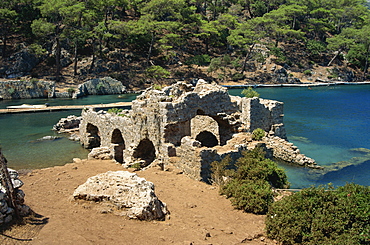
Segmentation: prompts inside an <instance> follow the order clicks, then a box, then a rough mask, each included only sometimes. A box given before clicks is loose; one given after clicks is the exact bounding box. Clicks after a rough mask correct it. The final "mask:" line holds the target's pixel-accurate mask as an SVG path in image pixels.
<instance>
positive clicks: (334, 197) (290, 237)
mask: <svg viewBox="0 0 370 245" xmlns="http://www.w3.org/2000/svg"><path fill="white" fill-rule="evenodd" d="M369 203H370V187H369V186H361V185H357V184H346V185H345V186H342V187H338V188H337V189H334V188H333V187H332V186H329V187H328V190H327V189H326V188H325V187H324V186H319V187H311V188H307V189H303V190H302V191H300V192H298V193H295V194H293V195H291V196H287V197H285V198H283V199H282V200H281V201H278V202H275V203H273V204H272V205H271V207H270V209H269V212H268V214H267V216H266V230H267V234H268V236H269V237H270V238H272V239H277V240H278V241H279V242H281V243H282V244H324V245H326V244H338V245H339V244H370V207H369Z"/></svg>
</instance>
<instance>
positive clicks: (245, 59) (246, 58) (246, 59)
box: [240, 43, 256, 74]
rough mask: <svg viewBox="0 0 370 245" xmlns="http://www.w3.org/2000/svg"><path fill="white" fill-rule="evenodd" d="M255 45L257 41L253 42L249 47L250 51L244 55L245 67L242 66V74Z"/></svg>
mask: <svg viewBox="0 0 370 245" xmlns="http://www.w3.org/2000/svg"><path fill="white" fill-rule="evenodd" d="M255 45H256V44H255V43H253V44H252V46H251V47H250V48H249V51H248V53H247V54H246V55H245V57H244V62H243V67H242V70H241V72H240V73H241V74H243V73H244V72H245V67H246V66H247V61H248V58H249V55H250V54H251V53H252V50H253V48H254V46H255Z"/></svg>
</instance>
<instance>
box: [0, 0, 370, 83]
mask: <svg viewBox="0 0 370 245" xmlns="http://www.w3.org/2000/svg"><path fill="white" fill-rule="evenodd" d="M368 4H369V2H366V1H363V0H356V1H332V0H330V1H329V0H323V1H321V2H320V4H319V3H316V1H311V0H288V1H286V0H274V1H269V0H251V1H246V2H245V1H244V2H243V1H223V2H218V1H212V0H207V1H204V2H198V1H195V2H189V1H185V0H170V1H164V0H151V1H132V0H128V1H122V0H113V1H110V2H109V4H108V3H106V1H98V0H87V1H84V2H80V1H77V0H52V1H46V0H42V1H36V0H35V1H28V2H24V1H21V0H17V1H3V2H2V3H1V4H0V10H1V11H0V19H1V20H2V21H1V23H0V35H1V40H2V41H1V43H0V46H1V52H0V53H1V55H2V57H1V59H0V77H2V78H4V79H19V78H21V79H30V78H35V79H44V80H56V81H58V84H60V86H59V87H60V89H61V88H64V89H65V88H68V87H74V86H76V84H79V83H81V82H83V81H86V80H87V79H89V78H94V77H102V76H106V75H109V76H111V77H113V78H116V79H117V80H120V81H122V82H123V83H124V85H126V86H127V87H128V88H129V89H136V88H143V87H146V86H150V85H151V84H154V83H167V84H168V83H171V82H173V81H175V80H183V79H184V80H188V81H189V80H192V79H198V78H203V79H205V80H207V81H215V82H217V83H224V84H226V83H237V84H257V83H300V82H315V81H316V80H319V81H338V80H339V81H349V82H351V81H364V80H368V79H369V75H368V63H369V59H370V58H369V57H370V37H369V36H368V35H367V34H366V33H369V30H370V11H369V9H368V8H367V7H366V6H368Z"/></svg>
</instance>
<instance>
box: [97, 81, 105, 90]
mask: <svg viewBox="0 0 370 245" xmlns="http://www.w3.org/2000/svg"><path fill="white" fill-rule="evenodd" d="M103 89H104V83H103V82H99V83H98V84H97V85H96V90H97V91H102V90H103Z"/></svg>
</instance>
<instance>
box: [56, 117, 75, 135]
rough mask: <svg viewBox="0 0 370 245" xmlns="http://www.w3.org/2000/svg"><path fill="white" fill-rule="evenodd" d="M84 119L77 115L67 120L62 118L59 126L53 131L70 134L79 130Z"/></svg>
mask: <svg viewBox="0 0 370 245" xmlns="http://www.w3.org/2000/svg"><path fill="white" fill-rule="evenodd" d="M81 120H82V117H78V116H75V115H69V116H68V117H66V118H61V119H60V120H59V121H58V122H57V124H55V125H54V126H53V130H55V131H58V132H60V133H64V132H69V131H71V130H78V129H79V127H80V122H81Z"/></svg>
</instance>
